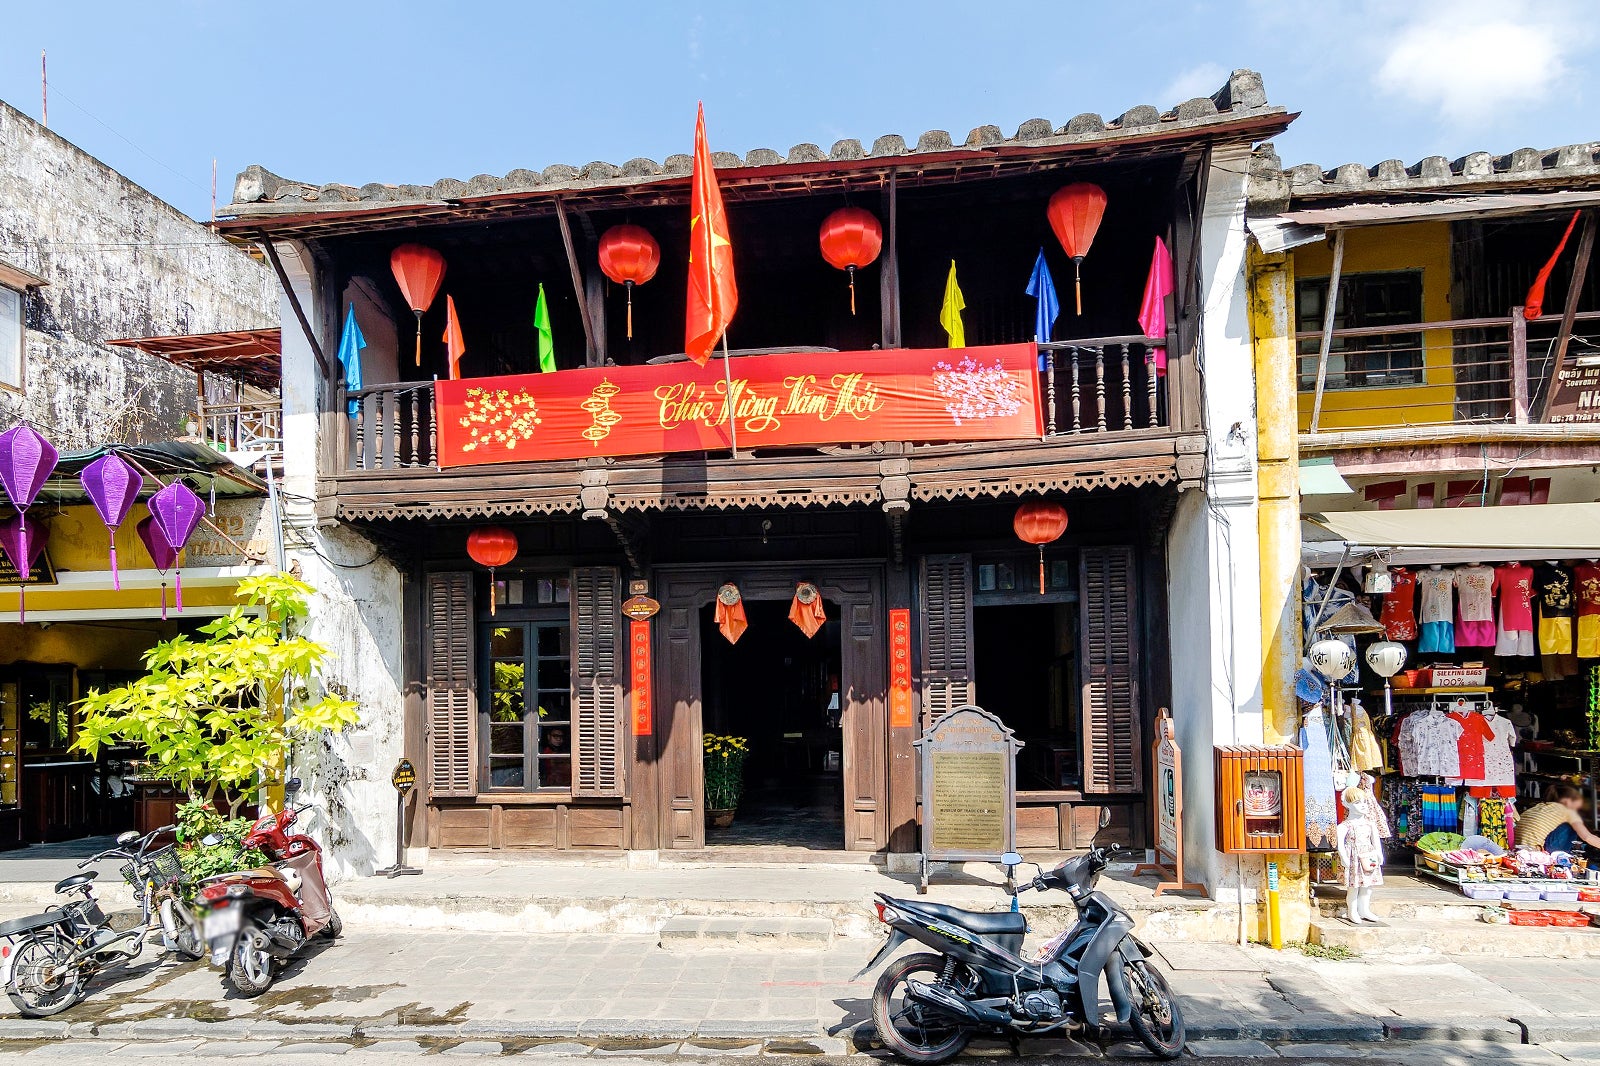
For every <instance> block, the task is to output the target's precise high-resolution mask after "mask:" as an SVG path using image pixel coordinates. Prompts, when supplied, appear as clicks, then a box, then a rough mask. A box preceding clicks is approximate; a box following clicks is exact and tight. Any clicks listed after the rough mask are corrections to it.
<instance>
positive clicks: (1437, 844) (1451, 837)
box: [1417, 832, 1467, 859]
mask: <svg viewBox="0 0 1600 1066" xmlns="http://www.w3.org/2000/svg"><path fill="white" fill-rule="evenodd" d="M1466 840H1467V838H1466V837H1464V836H1462V835H1461V834H1460V833H1444V832H1435V833H1428V834H1425V835H1424V836H1422V837H1421V838H1419V839H1418V840H1417V850H1418V851H1421V852H1423V853H1424V854H1426V855H1432V856H1433V857H1434V858H1436V859H1442V858H1444V856H1446V855H1448V854H1449V853H1450V852H1452V851H1457V850H1459V849H1460V847H1461V845H1462V844H1464V843H1466Z"/></svg>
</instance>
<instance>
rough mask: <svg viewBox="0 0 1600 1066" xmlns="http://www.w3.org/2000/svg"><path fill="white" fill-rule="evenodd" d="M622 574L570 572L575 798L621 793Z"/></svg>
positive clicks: (603, 570)
mask: <svg viewBox="0 0 1600 1066" xmlns="http://www.w3.org/2000/svg"><path fill="white" fill-rule="evenodd" d="M622 622H623V617H622V576H621V574H620V573H619V572H618V571H617V570H616V568H614V567H609V566H590V567H579V568H578V569H576V570H574V571H573V572H572V637H573V640H572V658H573V664H572V665H573V669H572V732H573V768H572V794H573V795H574V796H621V795H622V794H623V791H624V788H623V786H624V775H625V772H626V759H625V755H624V752H623V747H622V741H623V736H624V735H625V734H624V722H623V679H622V676H621V670H622V664H623V662H624V661H625V659H624V656H623V649H622Z"/></svg>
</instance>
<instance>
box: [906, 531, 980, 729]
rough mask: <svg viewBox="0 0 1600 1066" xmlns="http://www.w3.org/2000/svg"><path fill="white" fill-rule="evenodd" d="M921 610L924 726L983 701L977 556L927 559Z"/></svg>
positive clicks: (923, 578) (920, 599) (925, 561)
mask: <svg viewBox="0 0 1600 1066" xmlns="http://www.w3.org/2000/svg"><path fill="white" fill-rule="evenodd" d="M921 576H922V580H921V583H920V588H919V590H918V591H919V593H920V595H919V603H918V611H919V613H920V615H921V628H922V649H921V664H922V671H921V682H922V714H923V725H922V727H923V730H924V731H926V730H928V729H929V728H931V727H932V725H933V723H935V722H937V721H938V720H939V719H940V718H941V717H943V716H944V715H946V714H949V713H950V712H951V711H953V710H955V709H956V708H957V707H963V706H965V705H967V704H969V703H974V702H976V700H977V689H976V685H975V681H974V678H973V661H972V660H973V655H972V556H970V555H926V556H923V559H922V575H921Z"/></svg>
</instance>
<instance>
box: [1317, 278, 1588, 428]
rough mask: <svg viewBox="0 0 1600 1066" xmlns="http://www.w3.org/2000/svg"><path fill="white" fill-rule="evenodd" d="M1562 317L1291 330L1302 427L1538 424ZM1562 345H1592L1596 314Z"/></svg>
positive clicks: (1578, 322)
mask: <svg viewBox="0 0 1600 1066" xmlns="http://www.w3.org/2000/svg"><path fill="white" fill-rule="evenodd" d="M1561 323H1562V316H1561V315H1544V316H1542V317H1540V318H1536V319H1533V320H1531V321H1530V320H1528V319H1527V318H1525V317H1524V316H1523V313H1522V308H1520V307H1516V308H1513V309H1512V311H1511V313H1510V314H1509V315H1507V316H1506V317H1504V318H1469V319H1451V320H1448V321H1442V322H1414V323H1406V324H1403V325H1385V326H1366V327H1360V328H1351V329H1335V330H1331V331H1329V333H1328V334H1327V335H1326V336H1327V343H1326V344H1324V343H1323V340H1324V334H1323V332H1322V331H1321V330H1307V331H1304V332H1301V333H1297V334H1295V340H1296V342H1297V343H1298V344H1299V349H1300V350H1299V353H1298V356H1297V368H1298V377H1299V388H1300V393H1301V396H1302V400H1303V403H1305V402H1308V403H1309V411H1306V410H1305V408H1304V406H1303V408H1302V415H1303V416H1307V415H1308V416H1309V417H1303V418H1302V422H1303V425H1304V428H1305V429H1306V430H1307V431H1309V432H1311V433H1319V432H1322V433H1326V432H1336V431H1340V430H1348V429H1406V428H1411V427H1421V426H1440V425H1451V424H1481V425H1493V424H1507V425H1525V424H1528V423H1530V422H1539V421H1542V420H1543V413H1544V411H1545V408H1546V406H1547V405H1548V403H1549V401H1550V391H1551V389H1552V388H1553V386H1554V382H1555V376H1556V375H1555V371H1556V369H1557V367H1556V366H1555V363H1556V352H1557V350H1558V347H1560V346H1559V345H1558V339H1559V336H1560V333H1561ZM1570 344H1571V345H1572V346H1574V347H1578V346H1593V345H1600V312H1581V313H1579V314H1577V315H1576V316H1575V317H1574V321H1573V327H1572V335H1571V337H1570Z"/></svg>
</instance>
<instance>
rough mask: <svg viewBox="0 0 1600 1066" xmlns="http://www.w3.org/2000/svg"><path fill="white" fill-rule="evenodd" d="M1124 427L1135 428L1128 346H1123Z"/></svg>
mask: <svg viewBox="0 0 1600 1066" xmlns="http://www.w3.org/2000/svg"><path fill="white" fill-rule="evenodd" d="M1122 428H1123V429H1132V428H1133V378H1132V376H1131V375H1130V374H1129V372H1128V346H1127V345H1126V344H1124V345H1123V346H1122Z"/></svg>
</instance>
